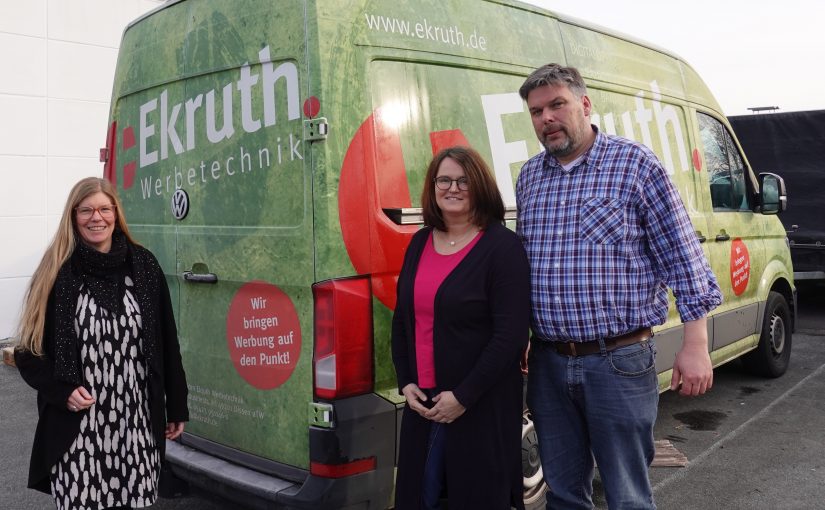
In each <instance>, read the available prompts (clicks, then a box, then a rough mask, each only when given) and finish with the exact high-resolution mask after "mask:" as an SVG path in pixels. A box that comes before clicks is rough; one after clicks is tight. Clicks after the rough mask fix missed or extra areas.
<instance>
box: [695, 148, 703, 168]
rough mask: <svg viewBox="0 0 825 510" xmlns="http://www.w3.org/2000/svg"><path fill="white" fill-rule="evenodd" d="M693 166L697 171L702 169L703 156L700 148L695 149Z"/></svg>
mask: <svg viewBox="0 0 825 510" xmlns="http://www.w3.org/2000/svg"><path fill="white" fill-rule="evenodd" d="M693 168H695V169H696V171H697V172H701V171H702V156H701V155H700V154H699V149H693Z"/></svg>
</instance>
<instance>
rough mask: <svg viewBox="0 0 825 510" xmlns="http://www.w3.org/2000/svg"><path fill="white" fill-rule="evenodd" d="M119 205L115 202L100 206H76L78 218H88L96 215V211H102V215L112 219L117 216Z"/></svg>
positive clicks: (104, 217)
mask: <svg viewBox="0 0 825 510" xmlns="http://www.w3.org/2000/svg"><path fill="white" fill-rule="evenodd" d="M116 209H117V206H116V205H114V204H109V205H102V206H100V207H75V208H74V210H75V212H77V219H79V220H88V219H91V217H92V216H94V215H95V212H98V213H100V217H101V218H103V219H106V220H111V219H112V218H114V217H115V210H116Z"/></svg>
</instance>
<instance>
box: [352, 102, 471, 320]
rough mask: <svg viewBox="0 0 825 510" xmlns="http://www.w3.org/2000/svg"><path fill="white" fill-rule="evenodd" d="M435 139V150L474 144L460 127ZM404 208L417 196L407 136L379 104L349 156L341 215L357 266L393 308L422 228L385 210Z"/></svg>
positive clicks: (354, 139) (432, 139)
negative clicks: (410, 178) (405, 149)
mask: <svg viewBox="0 0 825 510" xmlns="http://www.w3.org/2000/svg"><path fill="white" fill-rule="evenodd" d="M430 143H431V144H432V150H433V154H435V153H437V152H438V151H440V150H441V149H445V148H447V147H452V146H455V145H463V146H469V145H470V144H469V143H468V142H467V138H466V137H465V136H464V134H463V133H462V132H461V131H460V130H457V129H455V130H447V131H437V132H433V133H431V134H430ZM404 207H411V201H410V188H409V185H408V183H407V171H406V168H405V166H404V156H403V154H402V152H401V139H400V137H399V136H398V132H397V130H396V129H395V128H393V127H392V124H391V123H390V122H387V121H386V118H385V117H384V115H383V114H382V110H381V108H378V109H376V110H375V111H374V112H373V114H372V115H370V116H369V117H368V118H367V120H365V121H364V123H363V124H361V126H360V127H359V128H358V130H357V131H356V132H355V136H353V137H352V141H351V142H350V145H349V148H348V149H347V153H346V155H345V156H344V162H343V165H342V166H341V180H340V182H339V185H338V217H339V220H340V222H341V235H342V236H343V238H344V246H345V247H346V249H347V253H348V254H349V257H350V261H351V262H352V265H353V267H355V270H356V271H357V272H358V274H369V275H370V278H371V283H372V292H373V294H374V295H375V297H377V298H378V300H379V301H381V302H382V303H383V304H384V305H386V306H387V307H388V308H390V309H391V310H393V309H395V297H396V296H395V287H396V284H397V283H398V272H399V271H400V270H401V264H402V263H403V262H404V251H405V250H406V249H407V245H408V244H409V242H410V239H411V238H412V236H413V234H414V233H415V232H416V231H417V230H418V228H419V227H418V226H417V225H397V224H395V223H394V222H393V221H392V220H390V218H389V217H388V216H387V215H386V214H385V213H384V209H385V208H387V209H391V208H404Z"/></svg>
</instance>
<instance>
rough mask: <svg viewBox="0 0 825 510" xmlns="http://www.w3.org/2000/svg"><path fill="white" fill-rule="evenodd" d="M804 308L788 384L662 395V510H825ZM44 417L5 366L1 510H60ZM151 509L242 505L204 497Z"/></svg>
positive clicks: (755, 381)
mask: <svg viewBox="0 0 825 510" xmlns="http://www.w3.org/2000/svg"><path fill="white" fill-rule="evenodd" d="M799 304H800V316H799V320H798V322H797V330H796V333H795V334H794V336H793V347H792V355H791V363H790V367H789V369H788V372H787V373H785V375H783V376H782V377H780V378H777V379H764V378H760V377H754V376H751V375H749V374H747V373H746V372H745V371H744V370H743V369H742V367H741V366H740V364H739V363H738V362H736V361H734V362H731V363H728V364H727V365H725V366H722V367H719V368H717V369H716V370H715V372H714V385H713V389H712V390H711V391H710V392H709V393H708V394H706V395H703V396H701V397H696V398H685V397H680V396H679V395H677V394H675V393H673V392H667V393H664V394H662V395H661V397H660V402H659V416H658V420H657V424H656V429H655V436H656V439H657V440H659V439H666V440H669V441H670V442H671V443H672V444H673V446H675V447H676V448H677V449H678V450H679V451H680V452H681V453H683V454H684V455H685V456H686V457H687V458H688V461H689V462H688V464H687V465H686V466H684V467H657V468H653V469H652V471H651V475H650V476H651V482H652V484H653V490H654V494H655V497H656V502H657V505H658V507H659V509H660V510H671V509H673V510H694V509H695V510H717V509H719V510H740V509H741V510H761V509H764V510H797V509H799V510H803V509H804V510H809V509H823V510H825V289H823V288H819V289H816V288H809V289H804V288H803V289H802V290H801V291H800V300H799ZM36 414H37V411H36V407H35V396H34V391H33V390H31V389H30V388H29V387H28V386H26V385H25V383H23V381H22V379H21V378H20V377H19V375H18V374H17V371H16V370H15V369H14V368H12V367H8V366H5V365H2V366H0V452H2V454H1V455H0V508H3V509H9V510H42V509H49V508H54V505H53V503H52V500H51V497H50V496H47V495H45V494H41V493H38V492H35V491H32V490H28V489H26V488H25V487H26V472H27V469H28V457H29V452H30V449H31V440H32V436H33V434H34V427H35V424H36ZM597 503H598V505H597V508H600V509H601V508H607V507H606V505H605V504H604V502H603V500H600V501H598V502H597ZM153 508H155V509H159V510H195V509H197V510H228V509H233V508H237V507H235V506H233V505H231V504H229V503H226V502H224V501H220V500H218V499H216V498H213V497H211V496H207V495H204V494H201V493H197V494H194V495H192V496H190V497H187V498H182V499H176V500H163V499H162V500H160V501H159V502H158V503H157V504H156V505H155V506H154V507H153Z"/></svg>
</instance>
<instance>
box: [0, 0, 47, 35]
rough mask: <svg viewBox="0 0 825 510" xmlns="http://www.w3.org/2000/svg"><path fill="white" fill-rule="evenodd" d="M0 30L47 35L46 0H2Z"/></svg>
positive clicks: (0, 5)
mask: <svg viewBox="0 0 825 510" xmlns="http://www.w3.org/2000/svg"><path fill="white" fill-rule="evenodd" d="M0 32H9V33H12V34H23V35H30V36H34V37H46V0H24V1H14V0H2V3H0Z"/></svg>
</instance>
